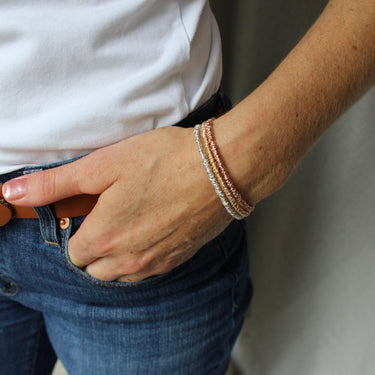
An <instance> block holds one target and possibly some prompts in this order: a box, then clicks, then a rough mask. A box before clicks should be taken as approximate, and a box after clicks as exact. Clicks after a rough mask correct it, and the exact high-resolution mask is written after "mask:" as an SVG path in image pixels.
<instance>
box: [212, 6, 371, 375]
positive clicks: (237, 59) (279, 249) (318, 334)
mask: <svg viewBox="0 0 375 375" xmlns="http://www.w3.org/2000/svg"><path fill="white" fill-rule="evenodd" d="M326 3H327V1H326V0H324V1H323V0H304V1H300V0H272V1H271V0H232V1H223V0H221V1H219V0H211V5H212V8H213V10H214V12H215V14H216V16H217V19H218V22H219V25H220V28H221V32H222V38H223V48H224V77H223V88H224V90H225V91H226V92H227V93H228V94H229V95H230V96H231V98H232V99H233V101H234V103H236V102H238V101H239V100H240V99H241V98H243V97H244V96H246V95H247V94H248V93H250V92H251V91H252V90H253V89H254V88H255V87H257V85H259V84H260V83H261V82H262V81H263V80H264V79H265V78H266V77H267V76H268V75H269V73H270V72H271V71H272V70H273V69H274V68H275V67H276V66H277V65H278V63H279V62H280V61H281V60H282V59H283V57H284V56H285V55H286V54H287V53H288V51H289V50H290V49H291V48H292V47H293V46H294V45H295V44H296V43H297V41H298V40H299V39H300V38H301V37H302V35H303V34H304V32H305V31H306V30H307V29H308V28H309V27H310V25H311V24H312V23H313V22H314V20H315V19H316V17H317V16H318V15H319V14H320V12H321V11H322V9H323V8H324V6H325V5H326ZM374 48H375V46H374ZM374 120H375V90H374V89H372V90H371V91H370V92H369V93H368V94H367V95H365V96H364V97H363V98H362V99H361V100H360V101H359V102H358V103H357V104H356V105H355V106H353V107H352V108H351V109H350V110H349V111H348V112H347V113H346V114H345V115H344V116H343V117H342V118H341V119H340V120H338V121H337V122H336V123H335V124H334V125H333V126H332V127H331V128H330V130H329V131H328V132H326V134H325V135H324V136H323V138H322V139H321V140H320V141H319V142H318V143H317V144H316V145H315V146H314V148H313V149H312V150H311V151H310V152H309V154H308V155H307V156H306V157H305V159H304V160H303V161H302V162H301V163H300V165H299V166H298V167H297V168H296V170H295V171H294V173H293V175H292V176H291V178H290V179H289V181H288V182H287V184H286V185H285V186H284V188H283V189H282V190H280V191H279V192H277V193H276V194H274V195H273V196H272V197H270V198H268V199H266V200H265V201H263V202H261V203H260V204H258V206H257V208H256V210H255V212H254V213H253V214H252V216H251V217H250V218H249V219H248V222H247V224H248V230H249V233H248V239H249V251H250V268H251V277H252V279H253V283H254V287H255V289H254V290H255V294H254V299H253V302H252V305H251V307H250V310H249V312H248V315H247V318H246V321H245V324H244V328H243V330H242V334H241V337H240V339H239V341H238V343H237V346H236V348H235V351H234V355H233V368H232V369H231V371H230V373H231V374H241V375H301V374H303V375H326V374H327V375H335V374H340V375H358V374H361V375H370V374H374V371H375V370H374V369H375V360H374V358H375V324H374V321H375V318H374V311H375V291H374V286H375V198H374V194H375V173H374V172H375V171H374V165H375V147H374V143H375V126H374V125H375V124H374V122H375V121H374Z"/></svg>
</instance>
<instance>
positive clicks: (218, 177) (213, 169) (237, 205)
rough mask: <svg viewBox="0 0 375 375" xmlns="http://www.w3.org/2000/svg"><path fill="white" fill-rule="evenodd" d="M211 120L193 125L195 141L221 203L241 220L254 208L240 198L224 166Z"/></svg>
mask: <svg viewBox="0 0 375 375" xmlns="http://www.w3.org/2000/svg"><path fill="white" fill-rule="evenodd" d="M213 120H214V119H209V120H207V121H205V122H203V124H198V125H196V126H195V127H194V135H195V141H196V143H197V145H198V149H199V153H200V156H201V158H202V161H203V165H204V167H205V169H206V172H207V175H208V178H209V180H210V182H211V183H212V185H213V187H214V189H215V191H216V194H217V195H218V196H219V198H220V200H221V203H222V204H223V206H224V207H225V209H226V210H227V212H228V213H229V214H230V215H231V216H232V217H234V218H235V219H237V220H241V219H243V218H245V217H247V216H249V214H250V213H251V212H252V211H253V210H254V206H252V205H250V204H248V203H247V202H246V201H245V200H244V199H243V198H242V196H241V194H240V193H239V191H238V190H237V189H236V188H235V186H234V184H233V182H232V180H231V178H230V176H229V174H228V172H227V170H226V168H225V166H224V162H223V160H222V158H221V156H220V153H219V150H218V148H217V145H216V142H215V137H214V132H213Z"/></svg>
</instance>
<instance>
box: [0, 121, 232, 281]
mask: <svg viewBox="0 0 375 375" xmlns="http://www.w3.org/2000/svg"><path fill="white" fill-rule="evenodd" d="M3 193H4V195H5V196H6V198H7V200H8V201H9V202H10V203H14V204H17V205H23V206H41V205H45V204H49V203H52V202H55V201H58V200H60V199H63V198H66V197H69V196H73V195H77V194H100V197H99V200H98V203H97V204H96V206H95V207H94V209H93V210H92V211H91V213H90V214H89V215H88V216H87V217H86V219H85V220H84V222H83V223H82V225H81V227H80V228H79V230H78V231H77V232H76V233H75V235H74V236H72V238H71V239H70V241H69V245H68V251H69V256H70V258H71V261H72V262H73V263H74V264H75V265H76V266H77V267H79V268H82V269H84V270H85V271H86V272H87V273H88V274H90V275H92V276H93V277H96V278H98V279H101V280H105V281H112V280H120V281H127V282H135V281H140V280H142V279H144V278H147V277H149V276H152V275H157V274H162V273H165V272H168V271H169V270H171V269H173V268H174V267H176V266H178V265H180V264H182V263H183V262H185V261H187V260H188V259H189V258H191V257H192V256H193V255H194V254H195V253H196V252H197V251H198V250H199V249H200V248H201V247H202V246H203V245H204V244H205V243H207V242H208V241H209V240H211V239H212V238H214V237H215V236H216V235H218V234H219V233H220V232H221V231H222V230H223V229H224V228H225V227H226V226H227V225H228V224H229V223H230V221H231V217H230V216H229V215H228V214H227V213H226V211H225V209H224V208H223V207H222V205H221V202H220V200H219V198H218V197H217V195H216V193H215V191H214V189H213V187H212V186H211V183H210V182H209V180H208V177H207V175H206V172H205V170H204V167H203V165H202V161H201V159H200V156H199V153H198V149H197V146H196V144H195V141H194V136H193V131H192V129H183V128H177V127H167V128H162V129H157V130H152V131H150V132H147V133H143V134H139V135H136V136H134V137H131V138H128V139H126V140H124V141H121V142H119V143H117V144H114V145H111V146H108V147H105V148H102V149H99V150H97V151H95V152H93V153H91V154H89V155H88V156H86V157H84V158H82V159H79V160H77V161H75V162H73V163H71V164H67V165H64V166H61V167H58V168H55V169H51V170H46V171H43V172H37V173H33V174H30V175H27V176H23V177H21V178H18V179H14V180H11V181H9V182H7V183H6V184H4V186H3ZM11 193H13V196H12V195H11Z"/></svg>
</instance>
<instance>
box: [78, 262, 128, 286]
mask: <svg viewBox="0 0 375 375" xmlns="http://www.w3.org/2000/svg"><path fill="white" fill-rule="evenodd" d="M120 269H121V267H119V260H118V259H116V258H115V257H112V256H106V257H104V258H100V259H97V260H95V261H94V262H92V263H90V264H89V265H87V266H86V267H85V269H84V271H85V272H86V273H87V274H89V275H91V276H92V277H95V278H96V279H99V280H103V281H114V280H117V279H118V278H119V277H121V276H122V275H123V274H124V271H121V270H120Z"/></svg>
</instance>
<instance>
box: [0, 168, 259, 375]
mask: <svg viewBox="0 0 375 375" xmlns="http://www.w3.org/2000/svg"><path fill="white" fill-rule="evenodd" d="M47 167H50V166H47ZM38 169H39V168H27V169H24V170H22V171H18V172H14V173H10V174H7V175H3V176H0V183H3V182H5V181H6V180H8V179H10V178H12V177H15V176H16V175H19V174H22V173H30V172H33V171H35V170H38ZM36 210H37V213H38V215H39V220H38V219H13V220H11V221H10V222H9V223H8V224H7V225H5V226H4V227H1V228H0V375H16V374H17V375H29V374H30V375H31V374H36V375H45V374H50V373H51V371H52V369H53V366H54V363H55V360H56V355H55V353H56V354H57V356H58V357H59V358H60V359H61V361H62V362H63V364H64V366H65V368H66V369H67V371H68V373H69V374H71V375H81V374H82V375H83V374H84V375H87V374H92V375H106V374H108V375H120V374H121V375H126V374H129V375H147V374H150V375H157V374H163V375H170V374H171V375H174V374H176V375H178V374H181V375H182V374H184V375H185V374H186V375H192V374H194V375H200V374H202V375H203V374H212V375H216V374H224V373H225V370H226V368H227V366H228V361H229V357H230V352H231V349H232V347H233V344H234V342H235V339H236V337H237V335H238V333H239V331H240V328H241V324H242V321H243V317H244V314H245V311H246V308H247V307H248V304H249V302H250V298H251V294H252V288H251V283H250V281H249V278H248V256H247V244H246V236H245V230H244V225H243V223H242V222H239V221H235V222H232V224H231V225H230V226H229V227H228V228H227V229H226V230H224V231H223V232H222V233H221V234H220V235H219V236H218V237H217V238H215V239H214V240H212V241H211V242H209V243H208V244H207V245H205V246H204V247H203V248H202V249H201V250H200V251H198V253H197V254H196V255H195V256H194V257H193V258H192V259H190V260H189V261H187V262H186V263H184V264H182V265H181V266H179V267H177V268H175V269H173V270H172V271H170V272H168V273H166V274H163V275H158V276H155V277H151V278H148V279H146V280H143V281H141V282H137V283H125V282H104V281H101V280H98V279H95V278H93V277H91V276H89V275H87V274H85V273H84V272H83V271H82V270H80V269H78V268H76V267H75V266H74V265H73V264H72V263H71V262H70V260H69V257H68V254H67V243H68V240H69V238H70V237H71V236H72V235H73V234H74V233H75V232H76V231H77V229H78V228H79V226H80V224H81V223H82V221H83V220H84V218H83V217H79V218H74V219H71V220H70V225H69V227H68V228H66V229H61V228H60V227H59V225H58V220H57V219H56V218H55V217H54V216H53V214H52V211H51V209H50V208H49V207H48V206H45V207H40V208H37V209H36Z"/></svg>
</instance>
